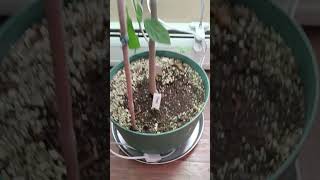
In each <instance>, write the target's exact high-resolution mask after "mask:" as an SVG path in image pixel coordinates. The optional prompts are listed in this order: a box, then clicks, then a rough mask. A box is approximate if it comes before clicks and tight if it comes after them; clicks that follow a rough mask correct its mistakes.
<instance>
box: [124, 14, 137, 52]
mask: <svg viewBox="0 0 320 180" xmlns="http://www.w3.org/2000/svg"><path fill="white" fill-rule="evenodd" d="M127 29H128V37H129V43H128V46H129V48H130V49H137V48H139V47H140V42H139V38H138V36H137V35H136V32H135V31H134V28H133V25H132V20H131V18H130V16H129V12H128V8H127Z"/></svg>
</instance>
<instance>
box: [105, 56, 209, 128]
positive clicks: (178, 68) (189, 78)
mask: <svg viewBox="0 0 320 180" xmlns="http://www.w3.org/2000/svg"><path fill="white" fill-rule="evenodd" d="M157 62H158V64H161V66H162V70H161V71H162V72H161V74H158V76H157V80H156V84H157V90H158V92H159V93H160V94H161V104H160V109H159V110H156V109H151V107H152V99H153V96H152V95H151V94H150V93H149V90H148V78H147V74H148V69H147V68H145V67H148V64H147V62H146V60H139V61H138V62H134V63H132V64H131V66H132V69H134V70H133V79H134V80H133V81H134V83H133V87H134V93H133V97H134V107H135V113H136V121H137V127H138V130H139V131H140V132H145V133H159V132H166V131H170V130H173V129H176V128H178V127H181V126H182V125H184V124H185V123H187V122H189V121H190V120H191V119H192V118H193V117H194V116H195V115H196V114H197V113H198V112H199V110H200V109H201V108H203V104H204V103H203V102H204V86H203V84H202V81H201V78H200V77H199V75H198V74H197V73H196V72H195V71H193V70H192V69H191V67H190V66H189V65H187V64H185V63H181V62H180V61H178V60H173V59H168V58H158V59H157ZM142 68H143V69H142ZM120 73H122V74H123V72H120ZM138 74H139V77H140V78H139V79H138V80H135V79H136V77H137V76H138ZM119 75H120V74H119V73H118V76H116V77H115V78H114V80H112V82H111V107H112V106H114V104H119V103H118V102H119V101H123V103H121V104H123V108H124V109H125V110H124V112H128V111H127V96H126V93H125V92H124V91H123V92H122V93H120V94H119V95H117V97H118V99H117V98H116V99H115V100H114V101H113V100H112V99H113V98H112V97H114V96H116V89H117V87H118V86H119V84H118V83H119V82H121V77H120V81H118V80H119V79H118V78H119ZM122 76H123V75H122ZM114 108H115V109H116V108H119V107H118V106H115V107H114ZM114 112H115V110H114V111H111V113H112V115H113V118H114V119H115V120H118V119H121V117H120V115H119V114H116V113H114ZM124 120H125V121H124V122H123V121H121V120H120V121H119V120H118V121H119V122H120V124H123V125H124V126H125V127H127V128H131V125H130V123H128V122H130V119H129V116H128V114H127V116H125V118H124Z"/></svg>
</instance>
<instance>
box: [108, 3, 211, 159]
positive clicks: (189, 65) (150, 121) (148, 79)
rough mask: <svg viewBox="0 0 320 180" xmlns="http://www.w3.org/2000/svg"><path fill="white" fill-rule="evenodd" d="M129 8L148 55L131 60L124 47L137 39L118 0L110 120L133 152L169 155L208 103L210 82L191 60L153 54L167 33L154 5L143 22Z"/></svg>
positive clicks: (137, 5)
mask: <svg viewBox="0 0 320 180" xmlns="http://www.w3.org/2000/svg"><path fill="white" fill-rule="evenodd" d="M133 6H134V10H135V15H136V18H137V21H138V23H139V24H140V29H141V32H142V33H143V35H144V38H145V40H147V41H149V42H148V43H149V51H148V52H143V53H139V54H135V55H134V56H132V57H130V61H129V57H128V47H129V48H133V49H135V48H139V41H138V38H137V36H136V34H135V32H134V29H133V26H132V20H131V18H130V16H129V13H128V7H127V6H126V5H125V2H124V0H118V12H119V22H120V28H121V37H120V39H121V41H122V50H123V62H122V63H120V64H118V65H117V66H115V67H113V68H112V69H111V71H110V81H111V82H110V91H111V92H110V101H111V102H110V112H111V122H112V123H113V124H114V126H115V128H116V129H117V130H118V131H119V133H120V134H121V135H122V137H123V138H124V140H125V141H126V142H127V143H128V145H130V146H132V147H133V148H135V149H136V150H138V151H140V152H142V153H156V154H162V153H167V152H170V151H171V150H173V149H176V148H177V147H179V145H181V144H182V143H183V142H185V141H186V140H187V139H188V137H189V136H190V134H191V133H192V132H193V130H194V128H195V126H196V124H197V122H198V118H197V117H198V116H199V115H200V114H201V113H202V111H203V110H204V106H205V104H206V102H207V101H208V97H209V81H208V77H207V75H206V73H205V72H204V70H203V69H202V68H201V67H200V66H199V65H198V64H197V63H196V62H195V61H193V60H192V59H190V58H188V57H186V56H183V55H181V54H178V53H174V52H169V51H156V50H155V43H156V42H157V43H166V44H169V43H170V37H169V33H168V31H167V30H166V29H165V28H164V27H163V25H162V24H161V23H160V22H159V21H158V19H157V4H156V1H154V0H151V4H150V6H151V18H147V19H145V20H143V18H142V17H143V16H142V13H143V12H142V6H141V4H140V3H139V2H136V1H133ZM125 9H127V10H126V11H125ZM125 12H126V15H125ZM125 17H126V20H125ZM142 22H143V24H144V27H145V31H146V33H147V34H148V36H149V39H147V37H146V35H145V33H144V31H143V30H142V25H141V23H142ZM126 37H128V38H126ZM123 68H124V69H123ZM157 101H158V102H157Z"/></svg>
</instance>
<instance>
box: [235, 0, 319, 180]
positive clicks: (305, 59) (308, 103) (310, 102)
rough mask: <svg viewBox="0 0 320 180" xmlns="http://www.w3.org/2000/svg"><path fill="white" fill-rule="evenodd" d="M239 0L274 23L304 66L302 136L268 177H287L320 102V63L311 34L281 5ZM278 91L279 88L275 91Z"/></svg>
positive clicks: (301, 66)
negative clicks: (311, 40)
mask: <svg viewBox="0 0 320 180" xmlns="http://www.w3.org/2000/svg"><path fill="white" fill-rule="evenodd" d="M231 1H232V2H233V3H235V4H240V5H244V6H247V7H249V8H250V9H251V10H253V11H254V12H255V13H256V15H257V16H258V18H259V19H260V21H261V22H263V23H264V24H266V25H268V26H271V27H273V28H274V29H275V30H276V31H277V32H278V33H279V34H280V35H281V36H282V38H283V39H284V41H285V42H286V44H287V45H288V46H289V47H290V48H291V49H292V51H293V55H294V56H295V58H296V63H297V64H298V66H299V69H300V76H301V78H302V81H303V84H304V96H305V126H304V132H303V135H302V138H301V139H300V141H299V142H298V143H297V144H296V146H295V147H294V150H293V152H292V153H291V154H290V156H289V157H288V158H287V159H286V160H285V161H284V162H283V164H282V165H281V167H280V168H278V169H277V171H276V172H274V173H273V174H271V175H270V176H269V177H268V180H275V179H283V177H282V175H284V174H288V172H286V170H287V169H288V168H289V167H290V166H292V165H293V163H294V162H295V160H296V158H297V156H298V155H299V152H300V151H301V148H302V146H303V143H304V142H305V141H306V138H307V136H308V135H309V134H310V130H311V128H312V125H313V122H314V120H315V119H316V113H317V109H318V102H319V73H318V64H317V61H316V58H315V55H314V53H313V50H312V48H311V45H310V43H309V40H308V38H307V36H306V35H305V33H304V31H303V30H302V29H301V27H300V26H299V25H297V23H296V22H294V21H293V20H292V19H291V18H290V17H288V15H287V14H286V13H285V12H283V11H282V10H281V9H280V8H279V7H278V6H276V5H275V4H273V3H272V2H271V1H268V0H231ZM275 93H276V92H275Z"/></svg>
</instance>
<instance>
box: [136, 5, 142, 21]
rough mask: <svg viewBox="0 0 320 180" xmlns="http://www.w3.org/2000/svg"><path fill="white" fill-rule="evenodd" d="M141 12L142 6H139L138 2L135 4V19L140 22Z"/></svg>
mask: <svg viewBox="0 0 320 180" xmlns="http://www.w3.org/2000/svg"><path fill="white" fill-rule="evenodd" d="M142 14H143V11H142V6H141V4H140V3H139V2H138V3H137V5H136V16H137V21H138V22H139V23H141V22H142Z"/></svg>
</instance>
